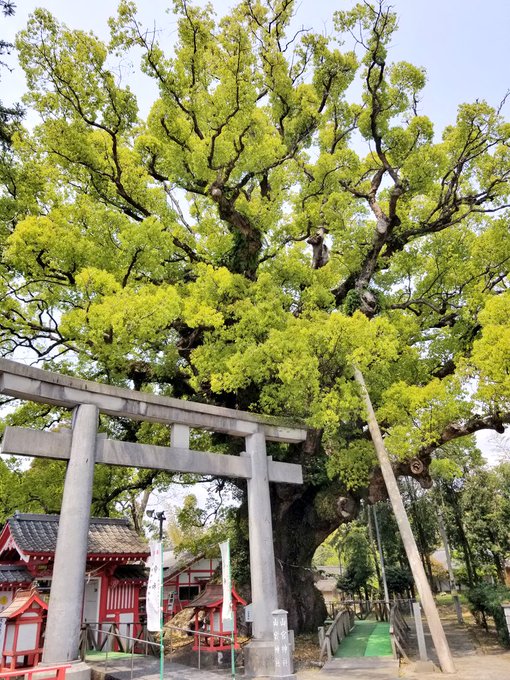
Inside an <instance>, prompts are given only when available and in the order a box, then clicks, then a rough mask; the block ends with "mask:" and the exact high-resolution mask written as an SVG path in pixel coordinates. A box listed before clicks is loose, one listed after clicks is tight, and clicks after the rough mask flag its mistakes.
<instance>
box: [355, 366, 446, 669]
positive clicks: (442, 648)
mask: <svg viewBox="0 0 510 680" xmlns="http://www.w3.org/2000/svg"><path fill="white" fill-rule="evenodd" d="M354 377H355V380H356V382H357V383H358V385H359V387H360V389H361V394H362V397H363V400H364V402H365V407H366V409H367V422H368V429H369V430H370V436H371V437H372V441H373V443H374V448H375V451H376V454H377V458H378V461H379V465H380V467H381V472H382V476H383V478H384V482H385V484H386V490H387V492H388V497H389V499H390V503H391V506H392V508H393V512H394V513H395V519H396V521H397V524H398V528H399V530H400V535H401V536H402V543H403V544H404V549H405V551H406V555H407V559H408V561H409V566H410V567H411V572H412V574H413V577H414V582H415V583H416V588H417V589H418V593H419V595H420V600H421V604H422V606H423V611H424V612H425V616H426V617H427V622H428V624H429V630H430V634H431V636H432V640H433V642H434V646H435V648H436V652H437V656H438V659H439V665H440V666H441V670H442V671H443V673H455V666H454V663H453V658H452V655H451V652H450V648H449V646H448V640H447V639H446V635H445V633H444V630H443V626H442V624H441V619H440V618H439V614H438V612H437V608H436V603H435V602H434V597H433V595H432V591H431V589H430V585H429V582H428V580H427V576H426V574H425V570H424V568H423V565H422V563H421V560H420V554H419V552H418V548H417V546H416V541H415V539H414V536H413V532H412V529H411V525H410V523H409V518H408V517H407V513H406V510H405V507H404V504H403V502H402V498H401V496H400V491H399V488H398V485H397V480H396V478H395V473H394V472H393V468H392V467H391V463H390V459H389V457H388V453H387V451H386V448H385V446H384V441H383V438H382V434H381V430H380V429H379V425H378V423H377V419H376V417H375V413H374V409H373V407H372V402H371V400H370V395H369V393H368V390H367V386H366V385H365V380H364V378H363V374H362V373H361V371H360V370H359V368H357V367H354Z"/></svg>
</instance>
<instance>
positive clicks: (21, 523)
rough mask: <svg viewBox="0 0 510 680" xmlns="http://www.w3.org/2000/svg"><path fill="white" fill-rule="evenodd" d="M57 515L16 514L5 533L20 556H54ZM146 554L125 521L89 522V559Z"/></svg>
mask: <svg viewBox="0 0 510 680" xmlns="http://www.w3.org/2000/svg"><path fill="white" fill-rule="evenodd" d="M58 522H59V516H58V515H28V514H21V513H17V514H15V515H14V517H11V518H10V519H9V520H8V524H9V529H10V532H11V535H12V537H13V538H14V540H15V541H16V544H17V546H18V547H19V548H20V549H21V550H22V551H23V552H24V553H46V554H51V553H54V552H55V546H56V544H57V532H58ZM148 552H149V550H148V548H147V544H146V543H145V541H144V540H143V539H141V538H140V536H138V534H137V533H136V532H135V531H134V530H133V529H132V528H131V527H130V525H129V522H128V520H127V519H110V518H101V519H98V518H95V517H92V518H91V519H90V528H89V543H88V548H87V553H88V554H89V555H105V554H112V553H113V554H117V555H126V554H127V555H133V556H134V555H137V556H144V555H147V554H148Z"/></svg>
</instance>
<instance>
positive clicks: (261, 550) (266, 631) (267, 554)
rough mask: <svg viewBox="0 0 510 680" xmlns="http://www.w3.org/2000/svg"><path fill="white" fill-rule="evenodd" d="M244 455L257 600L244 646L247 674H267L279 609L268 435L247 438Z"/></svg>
mask: <svg viewBox="0 0 510 680" xmlns="http://www.w3.org/2000/svg"><path fill="white" fill-rule="evenodd" d="M244 455H245V456H247V457H248V456H249V458H250V459H251V478H250V479H248V528H249V538H250V573H251V595H252V602H253V631H252V632H253V640H252V641H251V642H250V643H249V644H248V645H247V646H246V647H245V648H244V664H245V673H246V675H247V676H266V675H273V674H274V642H273V616H272V612H273V611H274V610H275V609H278V598H277V593H276V573H275V563H274V548H273V527H272V521H271V500H270V496H269V479H268V469H267V456H266V438H265V436H264V434H263V433H262V432H258V433H256V434H252V435H250V436H249V437H246V453H245V454H244Z"/></svg>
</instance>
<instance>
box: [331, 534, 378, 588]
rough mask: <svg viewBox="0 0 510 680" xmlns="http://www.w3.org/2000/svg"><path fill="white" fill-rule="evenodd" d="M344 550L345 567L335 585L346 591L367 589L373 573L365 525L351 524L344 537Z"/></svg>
mask: <svg viewBox="0 0 510 680" xmlns="http://www.w3.org/2000/svg"><path fill="white" fill-rule="evenodd" d="M344 551H345V555H346V569H345V572H344V574H343V575H342V576H341V577H340V578H339V579H338V583H337V587H338V588H340V590H343V591H345V592H348V593H351V594H352V593H360V592H361V590H362V589H364V590H365V592H366V591H367V588H368V587H369V581H370V578H371V577H372V575H373V573H374V567H373V564H372V560H371V556H370V548H369V543H368V536H367V531H366V527H363V526H359V525H358V526H353V527H352V529H351V530H350V531H349V534H348V535H347V537H346V540H345V545H344Z"/></svg>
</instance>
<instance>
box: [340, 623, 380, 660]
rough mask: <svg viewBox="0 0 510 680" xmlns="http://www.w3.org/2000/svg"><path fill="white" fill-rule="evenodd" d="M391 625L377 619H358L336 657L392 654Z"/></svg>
mask: <svg viewBox="0 0 510 680" xmlns="http://www.w3.org/2000/svg"><path fill="white" fill-rule="evenodd" d="M389 631H390V626H389V624H388V623H384V622H383V623H380V622H377V621H356V623H355V624H354V629H353V631H352V632H351V633H349V635H348V636H347V637H346V638H345V639H344V640H342V642H341V644H340V646H339V647H338V649H337V650H336V654H335V657H337V658H340V659H345V658H352V657H361V656H391V655H392V650H391V641H390V633H389Z"/></svg>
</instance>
